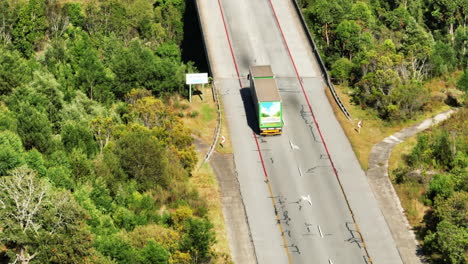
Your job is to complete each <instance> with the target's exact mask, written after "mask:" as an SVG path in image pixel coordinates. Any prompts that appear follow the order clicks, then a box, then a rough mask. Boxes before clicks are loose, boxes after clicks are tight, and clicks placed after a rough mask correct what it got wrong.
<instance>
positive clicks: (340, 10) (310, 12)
mask: <svg viewBox="0 0 468 264" xmlns="http://www.w3.org/2000/svg"><path fill="white" fill-rule="evenodd" d="M305 12H306V14H307V17H308V18H309V19H310V20H311V21H312V22H313V23H314V24H315V25H323V26H322V27H320V28H319V29H318V32H319V33H321V34H320V35H322V36H324V37H325V42H326V44H327V47H328V46H330V44H331V40H330V39H331V37H330V36H331V35H332V33H333V29H334V28H335V27H336V25H337V24H339V22H340V19H341V18H342V17H343V16H344V7H342V6H341V5H340V4H339V2H338V1H336V0H333V1H327V0H319V1H313V2H312V3H311V4H310V5H309V7H308V8H307V10H306V11H305Z"/></svg>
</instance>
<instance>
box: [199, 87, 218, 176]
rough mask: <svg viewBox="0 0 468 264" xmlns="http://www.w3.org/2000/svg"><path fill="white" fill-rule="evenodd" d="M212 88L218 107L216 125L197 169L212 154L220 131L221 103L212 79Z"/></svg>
mask: <svg viewBox="0 0 468 264" xmlns="http://www.w3.org/2000/svg"><path fill="white" fill-rule="evenodd" d="M212 90H213V99H214V100H215V102H216V107H217V108H218V109H217V112H218V124H217V125H216V129H215V136H214V138H213V142H212V143H211V146H210V149H209V150H208V152H207V153H206V155H205V157H204V158H203V161H202V162H201V163H200V166H199V167H198V169H200V168H201V167H202V166H203V164H205V162H207V161H208V160H209V159H210V157H211V154H213V151H214V149H215V147H216V143H217V142H218V139H219V134H220V132H221V118H222V115H221V104H220V102H219V97H218V90H217V89H216V85H215V83H214V81H213V83H212Z"/></svg>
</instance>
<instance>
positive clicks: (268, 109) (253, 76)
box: [248, 65, 283, 136]
mask: <svg viewBox="0 0 468 264" xmlns="http://www.w3.org/2000/svg"><path fill="white" fill-rule="evenodd" d="M249 70H250V73H249V75H248V78H249V80H250V92H251V94H252V99H253V103H254V106H255V111H256V114H257V120H258V126H259V128H260V135H262V136H266V135H281V133H282V130H283V109H282V103H281V97H280V94H279V91H278V86H277V84H276V79H275V75H274V74H273V71H272V70H271V66H270V65H258V66H250V68H249Z"/></svg>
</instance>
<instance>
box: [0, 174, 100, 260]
mask: <svg viewBox="0 0 468 264" xmlns="http://www.w3.org/2000/svg"><path fill="white" fill-rule="evenodd" d="M0 201H1V202H2V207H0V220H1V221H0V228H1V229H2V236H1V237H0V242H1V243H2V244H4V245H5V246H6V249H7V254H8V256H9V257H10V259H12V260H16V261H18V260H21V259H26V258H31V259H34V261H35V262H38V263H85V262H86V259H87V258H88V257H90V256H92V250H91V237H90V234H89V232H88V231H87V229H86V228H84V226H83V223H82V220H81V219H82V218H83V217H84V216H85V215H84V212H83V211H82V210H81V208H80V207H79V206H78V205H77V203H76V202H75V201H74V199H73V197H72V196H71V195H70V193H69V192H67V191H56V190H53V189H52V188H51V186H50V184H49V183H48V182H47V181H45V180H44V179H39V178H37V177H36V176H35V173H34V171H32V170H30V169H28V168H27V167H20V168H17V169H15V170H13V171H12V172H11V173H10V176H5V177H2V178H0Z"/></svg>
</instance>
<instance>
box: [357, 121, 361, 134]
mask: <svg viewBox="0 0 468 264" xmlns="http://www.w3.org/2000/svg"><path fill="white" fill-rule="evenodd" d="M357 127H358V133H361V127H362V121H361V120H359V121H358V122H357Z"/></svg>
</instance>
